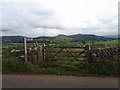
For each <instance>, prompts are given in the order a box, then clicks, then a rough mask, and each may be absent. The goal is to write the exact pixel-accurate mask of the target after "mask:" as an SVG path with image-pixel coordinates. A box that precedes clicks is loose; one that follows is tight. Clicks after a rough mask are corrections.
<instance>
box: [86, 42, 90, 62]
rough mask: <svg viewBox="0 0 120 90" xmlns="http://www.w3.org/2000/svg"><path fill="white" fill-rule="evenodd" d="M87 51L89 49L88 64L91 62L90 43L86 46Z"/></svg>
mask: <svg viewBox="0 0 120 90" xmlns="http://www.w3.org/2000/svg"><path fill="white" fill-rule="evenodd" d="M86 49H87V57H88V62H91V47H90V43H88V44H87V45H86Z"/></svg>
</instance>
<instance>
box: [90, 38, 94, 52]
mask: <svg viewBox="0 0 120 90" xmlns="http://www.w3.org/2000/svg"><path fill="white" fill-rule="evenodd" d="M94 40H95V37H92V47H91V52H92V51H93V49H94Z"/></svg>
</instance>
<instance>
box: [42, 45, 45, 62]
mask: <svg viewBox="0 0 120 90" xmlns="http://www.w3.org/2000/svg"><path fill="white" fill-rule="evenodd" d="M42 49H43V60H45V44H43V46H42Z"/></svg>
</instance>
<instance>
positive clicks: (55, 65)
mask: <svg viewBox="0 0 120 90" xmlns="http://www.w3.org/2000/svg"><path fill="white" fill-rule="evenodd" d="M119 65H120V62H114V61H110V62H99V63H88V62H87V61H86V62H82V63H81V62H79V61H73V62H71V61H69V60H57V61H56V60H53V59H52V58H48V59H46V60H44V61H42V62H39V63H32V62H24V61H23V60H22V59H21V58H19V57H16V56H15V55H14V54H10V53H9V51H5V52H3V58H2V71H3V72H32V73H37V74H64V75H66V74H67V75H81V74H82V75H89V74H92V75H96V74H98V75H116V76H117V75H118V70H119V67H118V66H119Z"/></svg>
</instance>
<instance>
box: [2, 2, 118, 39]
mask: <svg viewBox="0 0 120 90" xmlns="http://www.w3.org/2000/svg"><path fill="white" fill-rule="evenodd" d="M118 1H119V0H1V1H0V33H1V34H2V35H3V36H11V35H14V36H16V35H21V36H29V37H37V36H56V35H59V34H65V35H72V34H95V35H100V36H103V35H115V34H118Z"/></svg>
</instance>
